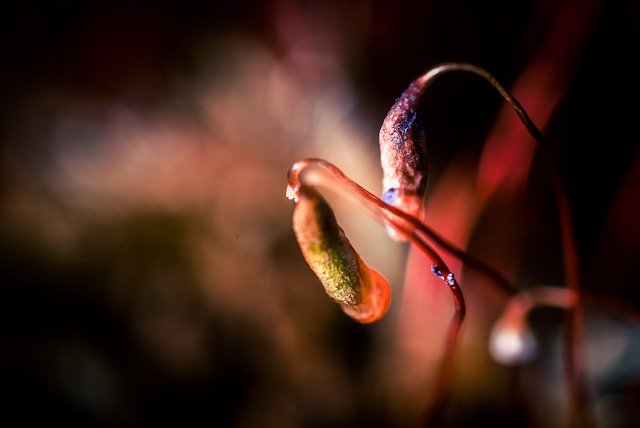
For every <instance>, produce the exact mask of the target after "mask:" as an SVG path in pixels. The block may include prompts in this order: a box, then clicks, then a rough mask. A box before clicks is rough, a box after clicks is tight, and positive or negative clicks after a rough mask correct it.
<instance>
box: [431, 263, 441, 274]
mask: <svg viewBox="0 0 640 428" xmlns="http://www.w3.org/2000/svg"><path fill="white" fill-rule="evenodd" d="M431 272H433V274H434V275H435V276H437V277H440V276H442V271H441V270H440V268H439V267H438V265H437V264H435V263H434V264H432V265H431Z"/></svg>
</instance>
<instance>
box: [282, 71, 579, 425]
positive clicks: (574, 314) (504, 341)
mask: <svg viewBox="0 0 640 428" xmlns="http://www.w3.org/2000/svg"><path fill="white" fill-rule="evenodd" d="M450 71H462V72H468V73H472V74H475V75H477V76H479V77H481V78H482V79H484V80H485V81H487V82H488V83H489V84H491V85H492V86H493V87H494V88H495V89H496V90H497V91H498V93H499V94H500V95H501V96H502V97H503V98H504V100H505V101H506V102H507V103H508V104H509V105H510V106H511V107H512V108H513V110H514V111H515V113H516V115H517V116H518V118H519V119H520V121H521V122H522V123H523V125H524V126H525V128H526V129H527V131H528V132H529V134H530V135H531V137H532V138H533V140H534V141H535V142H536V143H537V147H538V149H539V151H540V152H541V154H542V159H543V161H544V162H545V165H546V166H547V170H548V172H549V175H550V177H551V183H552V187H553V191H554V194H555V197H556V207H557V211H558V216H559V219H560V229H561V238H562V247H563V259H564V267H565V269H564V280H565V283H566V284H565V285H566V287H533V288H530V289H529V290H527V291H523V292H521V291H520V290H519V288H518V287H516V286H515V285H514V284H513V283H511V282H510V281H509V280H507V279H506V278H505V277H504V276H503V275H501V274H500V273H499V272H498V271H497V270H496V269H494V268H493V267H491V266H489V265H488V264H486V263H485V262H483V261H482V260H480V259H478V258H476V257H474V256H472V255H470V254H468V253H467V252H465V251H464V250H463V249H461V248H459V247H456V246H455V245H453V244H452V243H450V242H449V241H448V240H447V239H446V238H444V237H442V236H441V235H440V234H439V233H437V232H436V231H434V230H433V229H432V228H430V227H429V226H428V225H427V224H425V223H424V222H423V221H422V220H421V219H422V217H423V215H422V214H423V210H424V206H425V193H426V189H427V177H428V165H427V160H428V159H427V154H428V152H427V143H426V137H425V130H424V127H423V124H422V121H421V120H420V114H419V110H420V108H421V104H422V99H423V97H424V95H425V91H426V89H427V88H428V86H429V85H430V84H431V83H432V82H433V81H434V79H435V78H436V77H438V76H439V75H441V74H443V73H444V72H450ZM380 153H381V166H382V170H383V185H382V197H381V198H378V197H377V196H375V195H373V194H372V193H371V192H369V191H368V190H366V189H364V188H363V187H361V186H360V185H358V184H357V183H356V182H354V181H353V180H351V179H350V178H349V177H347V176H346V175H345V174H344V173H343V172H342V171H341V170H340V169H339V168H337V167H336V166H335V165H333V164H332V163H330V162H328V161H326V160H323V159H315V158H309V159H303V160H300V161H298V162H296V163H294V164H293V165H292V166H291V168H290V169H289V173H288V177H287V178H288V182H287V191H286V195H287V197H288V198H289V199H292V200H294V201H295V202H296V205H295V207H294V210H293V216H292V222H293V230H294V233H295V236H296V239H297V241H298V244H299V246H300V249H301V251H302V254H303V256H304V258H305V260H306V262H307V263H308V264H309V266H310V267H311V269H312V270H313V272H314V273H315V274H316V276H317V277H318V278H319V280H320V282H321V283H322V285H323V287H324V289H325V291H326V293H327V294H328V295H329V297H331V298H332V299H333V300H334V301H335V302H336V303H338V304H339V305H340V307H341V308H342V310H343V311H344V312H345V313H347V314H348V315H349V316H351V317H352V318H354V319H355V320H356V321H358V322H361V323H371V322H375V321H378V320H380V319H381V318H382V317H383V316H384V315H385V314H386V313H387V309H388V308H389V305H390V287H389V284H388V282H387V281H386V279H384V278H383V277H382V275H380V274H379V273H378V272H377V271H375V270H374V269H372V268H370V267H368V266H367V265H366V264H365V263H364V261H363V260H362V259H361V258H360V256H359V255H358V253H357V251H356V250H355V249H354V248H353V246H352V245H351V243H350V242H349V240H348V239H347V237H346V236H345V233H344V231H343V230H342V228H340V226H339V225H338V223H337V221H336V218H335V215H334V214H333V211H332V210H331V207H330V206H329V204H328V203H327V202H326V201H325V200H324V199H323V198H322V196H321V195H320V193H319V192H318V191H317V190H316V187H317V186H327V185H330V184H332V185H333V186H332V188H333V189H335V190H338V191H339V192H340V193H341V194H342V195H344V196H350V197H355V198H356V199H358V200H359V201H360V202H362V203H363V204H364V206H365V207H366V208H367V212H368V213H369V214H370V215H372V216H373V217H374V218H375V219H376V220H378V221H379V222H380V223H381V224H382V225H383V226H385V227H386V228H387V230H388V232H389V235H390V236H391V237H392V238H394V239H397V240H402V241H407V242H408V243H410V244H412V245H415V246H416V247H417V248H418V249H419V250H420V251H422V252H423V253H424V254H425V255H426V256H427V257H428V259H429V260H430V261H431V271H432V273H433V274H434V275H435V276H436V277H437V278H439V279H441V280H442V283H443V284H444V285H445V286H447V287H448V288H449V289H450V291H451V295H452V297H453V303H454V312H453V317H452V320H451V323H450V328H449V330H448V333H447V340H446V344H445V348H444V351H443V354H444V355H443V361H442V366H441V368H440V371H439V373H438V374H437V376H436V380H435V382H434V388H433V394H432V397H431V400H430V404H429V406H428V410H427V415H428V416H427V417H428V418H430V416H429V415H433V414H434V413H437V412H438V411H439V410H441V407H442V406H443V403H444V402H445V401H446V400H445V399H444V398H445V397H446V395H447V393H448V391H449V390H450V384H451V378H452V375H451V372H452V367H453V360H454V356H455V349H456V343H457V341H458V337H459V332H460V329H461V326H462V323H463V320H464V318H465V314H466V305H465V300H464V296H463V294H462V289H461V288H460V285H459V284H458V282H457V277H458V276H457V275H455V274H454V272H452V271H451V270H450V269H449V267H448V266H447V264H446V263H445V261H444V260H443V258H442V257H441V256H440V254H439V252H438V251H437V250H436V249H435V248H436V247H438V248H439V249H441V250H443V251H445V252H446V253H448V254H449V255H450V256H452V257H454V258H457V259H458V260H460V261H461V262H463V263H464V264H465V265H466V266H467V267H468V268H470V269H474V270H476V271H477V272H479V273H481V274H483V275H484V276H485V277H486V278H487V279H489V281H486V282H485V281H483V282H482V284H483V285H488V286H490V287H492V289H493V290H494V291H497V292H498V293H499V294H500V295H502V296H503V297H505V298H507V305H505V311H504V315H503V316H502V317H501V318H500V319H499V320H497V322H496V325H495V327H494V329H493V331H492V334H491V340H490V344H489V347H490V353H491V354H492V355H493V356H494V358H495V359H496V361H498V362H499V363H503V364H518V363H523V362H527V361H529V360H530V359H531V358H533V357H534V356H535V350H536V344H535V341H534V337H533V334H532V332H531V331H530V329H529V328H528V323H527V322H526V319H525V318H526V316H527V314H528V313H529V312H530V309H531V308H533V307H535V306H539V305H552V306H556V307H561V308H564V309H566V310H567V311H569V313H570V315H571V316H570V317H569V319H570V320H571V322H570V323H569V324H568V328H567V331H566V338H567V339H566V341H565V344H566V352H565V354H566V358H565V359H566V361H567V367H566V377H567V379H568V384H569V385H570V388H569V392H570V397H571V401H572V403H573V406H572V412H575V414H576V415H577V416H576V415H574V417H572V419H573V420H583V421H584V420H587V419H588V417H587V412H588V410H587V409H588V407H587V406H585V405H584V404H585V403H586V402H587V400H586V399H585V397H586V393H585V379H586V376H585V372H584V362H583V360H584V355H583V347H584V344H583V343H582V334H581V330H582V315H581V302H582V301H583V296H584V293H583V292H582V291H581V288H580V285H579V275H578V261H577V252H576V249H575V242H574V238H573V232H572V222H571V216H570V212H569V208H568V202H567V198H566V195H565V192H564V187H563V185H562V181H561V180H560V177H559V174H558V172H557V169H556V168H555V166H554V164H553V162H551V160H550V157H549V156H548V154H547V153H546V147H545V141H544V136H543V134H542V133H541V132H540V130H539V129H538V128H537V127H536V125H535V124H534V123H533V122H532V121H531V119H530V118H529V116H528V115H527V113H526V112H525V110H524V108H523V107H522V106H521V105H520V103H519V102H518V101H517V100H516V99H515V98H514V97H513V96H512V95H511V94H510V93H509V92H508V91H507V90H506V89H505V88H504V87H503V86H502V85H501V84H500V83H499V82H498V81H497V80H496V79H495V78H494V77H493V76H492V75H491V74H490V73H488V72H487V71H486V70H484V69H482V68H479V67H477V66H475V65H472V64H464V63H445V64H441V65H439V66H436V67H434V68H432V69H430V70H429V71H427V72H426V73H425V74H424V75H422V76H421V77H419V78H418V79H416V80H414V81H413V82H412V83H411V84H410V85H409V87H408V88H407V89H406V90H405V91H404V92H403V93H402V94H401V96H400V97H399V98H398V100H397V101H396V102H395V104H394V105H393V106H392V108H391V109H390V111H389V113H388V114H387V116H386V118H385V120H384V122H383V124H382V127H381V129H380ZM581 403H582V407H581V406H580V405H579V404H581Z"/></svg>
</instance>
